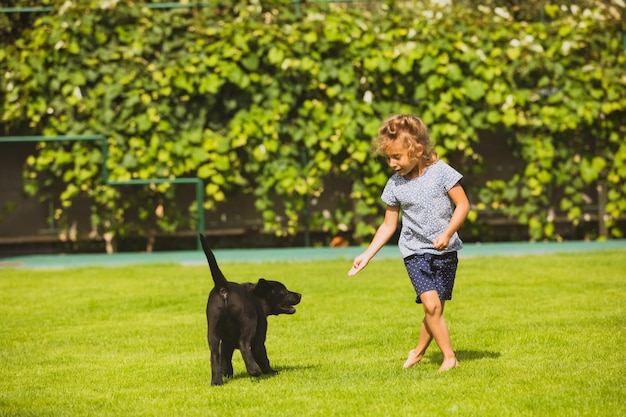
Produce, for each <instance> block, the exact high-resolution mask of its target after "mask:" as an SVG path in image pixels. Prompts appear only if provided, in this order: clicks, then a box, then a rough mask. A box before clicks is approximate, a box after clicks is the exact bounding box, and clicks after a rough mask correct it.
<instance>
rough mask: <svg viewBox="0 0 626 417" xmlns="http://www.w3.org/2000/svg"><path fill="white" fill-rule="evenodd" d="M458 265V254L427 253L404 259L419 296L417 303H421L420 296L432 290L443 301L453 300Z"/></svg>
mask: <svg viewBox="0 0 626 417" xmlns="http://www.w3.org/2000/svg"><path fill="white" fill-rule="evenodd" d="M458 263H459V259H458V257H457V253H456V252H448V253H444V254H441V255H433V254H430V253H425V254H420V255H411V256H408V257H406V258H404V266H405V267H406V270H407V272H408V273H409V278H411V283H412V284H413V288H415V293H416V294H417V299H416V300H415V302H416V303H421V302H422V300H420V295H421V294H422V293H425V292H426V291H432V290H435V291H437V294H438V295H439V299H440V300H441V301H445V300H451V299H452V288H454V278H455V277H456V267H457V265H458Z"/></svg>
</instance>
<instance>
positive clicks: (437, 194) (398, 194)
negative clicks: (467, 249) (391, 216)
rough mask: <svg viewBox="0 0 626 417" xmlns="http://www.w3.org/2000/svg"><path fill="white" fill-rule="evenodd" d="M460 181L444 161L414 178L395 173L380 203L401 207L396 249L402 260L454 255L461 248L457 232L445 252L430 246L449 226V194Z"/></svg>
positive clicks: (460, 177) (452, 210)
mask: <svg viewBox="0 0 626 417" xmlns="http://www.w3.org/2000/svg"><path fill="white" fill-rule="evenodd" d="M462 178H463V176H462V175H461V174H460V173H459V172H458V171H457V170H455V169H454V168H452V167H451V166H450V165H448V164H446V163H445V162H443V161H437V162H436V163H435V164H433V165H431V166H429V167H428V168H426V171H425V172H424V173H423V174H422V175H421V176H419V177H417V178H413V179H410V180H407V179H406V178H404V177H403V176H401V175H398V174H394V175H393V176H392V177H391V178H389V180H388V181H387V185H385V188H384V190H383V194H382V200H383V201H384V202H385V203H386V204H388V205H390V206H394V207H400V212H401V214H402V230H401V233H400V239H399V240H398V246H399V248H400V253H401V254H402V257H403V258H406V257H407V256H410V255H414V254H423V253H433V254H441V253H444V252H453V251H457V250H459V249H461V248H462V247H463V242H462V241H461V239H460V238H459V235H458V234H457V233H454V235H453V236H452V238H451V239H450V243H449V244H448V248H447V249H445V250H444V251H440V250H437V249H435V247H434V246H433V240H434V239H435V238H436V237H437V236H439V235H440V234H441V232H443V231H444V230H445V229H446V227H448V224H449V223H450V219H451V217H452V213H453V212H454V203H453V202H452V200H451V199H450V196H448V191H450V189H451V188H452V187H454V186H455V185H456V184H457V183H458V182H459V181H461V179H462Z"/></svg>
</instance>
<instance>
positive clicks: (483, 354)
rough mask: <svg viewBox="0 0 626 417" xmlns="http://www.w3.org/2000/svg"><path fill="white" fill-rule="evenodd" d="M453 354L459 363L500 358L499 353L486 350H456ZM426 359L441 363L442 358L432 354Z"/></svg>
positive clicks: (438, 354) (436, 353)
mask: <svg viewBox="0 0 626 417" xmlns="http://www.w3.org/2000/svg"><path fill="white" fill-rule="evenodd" d="M454 353H455V355H456V358H457V359H458V360H459V362H465V361H476V360H480V359H498V358H499V357H500V356H502V354H501V353H500V352H491V351H488V350H457V351H455V352H454ZM428 359H429V360H430V361H432V362H441V361H442V360H443V356H442V355H441V352H433V353H431V354H430V355H428Z"/></svg>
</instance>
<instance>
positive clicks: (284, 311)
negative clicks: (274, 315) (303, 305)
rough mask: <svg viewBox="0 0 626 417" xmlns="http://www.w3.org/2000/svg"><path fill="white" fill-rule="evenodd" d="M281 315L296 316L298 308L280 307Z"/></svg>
mask: <svg viewBox="0 0 626 417" xmlns="http://www.w3.org/2000/svg"><path fill="white" fill-rule="evenodd" d="M278 309H279V310H280V313H281V314H294V313H295V312H296V308H295V307H294V306H290V305H286V306H278Z"/></svg>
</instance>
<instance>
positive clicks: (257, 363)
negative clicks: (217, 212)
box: [200, 234, 302, 385]
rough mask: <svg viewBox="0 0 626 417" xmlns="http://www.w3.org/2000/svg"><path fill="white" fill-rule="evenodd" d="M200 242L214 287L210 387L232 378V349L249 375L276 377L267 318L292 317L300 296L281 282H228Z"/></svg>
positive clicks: (209, 308)
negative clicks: (268, 345) (269, 351)
mask: <svg viewBox="0 0 626 417" xmlns="http://www.w3.org/2000/svg"><path fill="white" fill-rule="evenodd" d="M200 241H201V242H202V248H203V249H204V254H205V255H206V259H207V261H208V262H209V267H210V269H211V275H212V276H213V281H214V283H215V287H214V288H213V289H212V290H211V292H210V293H209V299H208V301H207V306H206V319H207V324H208V336H207V338H208V341H209V349H210V350H211V385H222V383H223V381H222V377H223V376H226V377H232V376H233V365H232V358H233V352H234V351H235V349H239V350H240V351H241V356H242V357H243V361H244V363H245V364H246V369H247V371H248V373H249V374H250V375H252V376H260V375H261V374H275V373H277V372H276V371H275V370H273V369H272V368H271V367H270V361H269V359H268V358H267V351H266V349H265V337H266V335H267V316H269V315H279V314H294V313H295V312H296V309H295V308H294V307H293V306H294V305H296V304H298V303H299V302H300V300H301V298H302V296H301V295H300V294H298V293H296V292H291V291H289V290H288V289H287V288H286V287H285V286H284V285H283V284H281V283H280V282H277V281H269V280H265V279H263V278H260V279H259V281H258V282H257V283H256V284H253V283H243V284H238V283H235V282H229V281H227V280H226V277H224V274H223V273H222V271H221V270H220V268H219V266H218V265H217V261H216V260H215V255H213V252H212V251H211V249H210V248H209V246H208V244H207V242H206V238H205V237H204V235H202V234H200Z"/></svg>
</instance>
